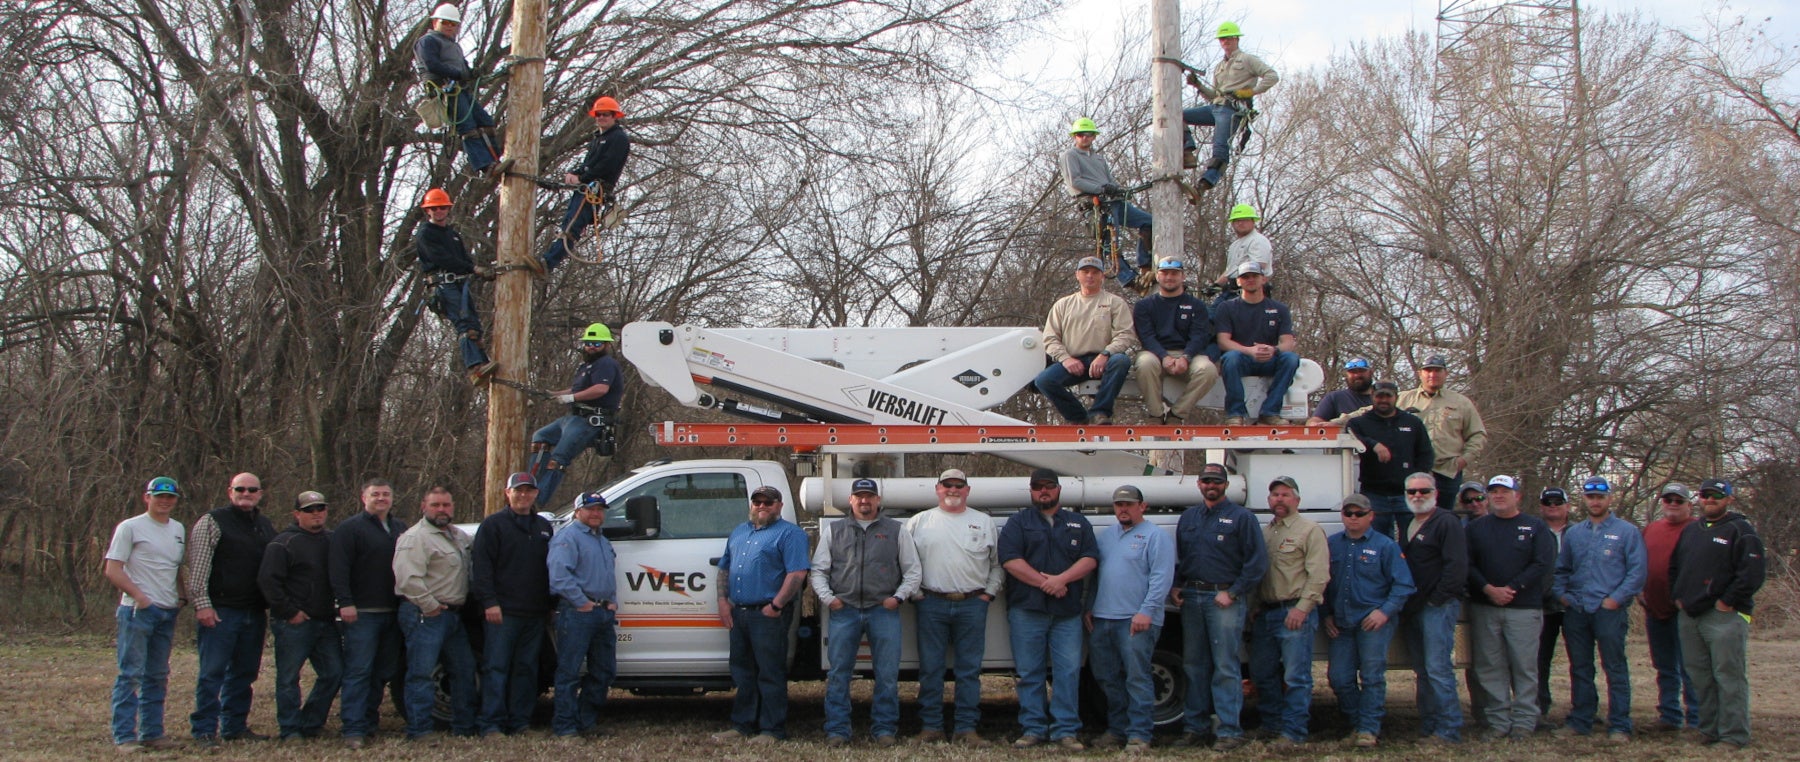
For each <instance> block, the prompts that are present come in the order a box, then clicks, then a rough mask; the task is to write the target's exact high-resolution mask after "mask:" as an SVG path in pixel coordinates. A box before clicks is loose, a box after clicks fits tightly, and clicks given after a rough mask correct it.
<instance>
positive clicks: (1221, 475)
mask: <svg viewBox="0 0 1800 762" xmlns="http://www.w3.org/2000/svg"><path fill="white" fill-rule="evenodd" d="M1228 478H1229V476H1228V474H1227V472H1226V471H1225V464H1223V463H1208V464H1206V465H1205V466H1202V467H1201V468H1200V481H1206V480H1207V479H1218V480H1219V481H1226V480H1227V479H1228Z"/></svg>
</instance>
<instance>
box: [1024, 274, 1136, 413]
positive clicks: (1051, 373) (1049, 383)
mask: <svg viewBox="0 0 1800 762" xmlns="http://www.w3.org/2000/svg"><path fill="white" fill-rule="evenodd" d="M1104 277H1105V276H1103V275H1101V273H1100V259H1099V258H1098V257H1082V259H1081V261H1080V262H1078V263H1076V265H1075V282H1076V283H1077V284H1078V285H1079V286H1080V288H1079V289H1078V290H1077V291H1076V292H1075V293H1073V294H1069V295H1068V296H1065V297H1063V298H1061V299H1058V300H1056V304H1053V305H1051V307H1050V314H1049V315H1048V316H1046V317H1045V318H1044V353H1045V354H1048V355H1050V361H1051V362H1050V366H1049V367H1047V368H1044V370H1043V372H1042V373H1039V374H1038V376H1037V378H1036V379H1035V380H1034V381H1033V383H1034V384H1036V385H1037V388H1038V391H1039V392H1042V393H1043V395H1044V398H1045V399H1048V400H1050V404H1051V405H1054V406H1055V407H1056V412H1057V413H1059V414H1061V415H1062V417H1063V420H1065V421H1068V422H1069V423H1075V424H1083V423H1091V424H1094V425H1096V426H1103V425H1106V424H1108V423H1112V415H1113V402H1114V401H1115V400H1117V399H1118V398H1119V390H1120V389H1121V388H1123V387H1124V386H1125V377H1126V375H1127V374H1129V373H1130V372H1131V354H1130V352H1131V350H1132V348H1133V347H1134V346H1136V344H1137V333H1136V332H1135V331H1133V330H1132V324H1131V305H1129V304H1126V303H1125V300H1124V299H1121V298H1119V296H1118V295H1117V294H1113V293H1111V292H1109V291H1107V290H1106V289H1105V288H1103V287H1102V286H1103V285H1104V283H1103V280H1104ZM1090 378H1093V379H1099V380H1100V390H1099V391H1098V392H1095V393H1094V406H1093V407H1092V408H1083V407H1082V406H1081V400H1080V399H1078V398H1077V397H1076V396H1075V393H1074V392H1071V391H1069V387H1070V386H1072V385H1075V384H1079V383H1081V382H1082V381H1084V380H1087V379H1090Z"/></svg>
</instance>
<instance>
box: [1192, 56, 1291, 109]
mask: <svg viewBox="0 0 1800 762" xmlns="http://www.w3.org/2000/svg"><path fill="white" fill-rule="evenodd" d="M1280 81H1281V75H1279V74H1276V73H1275V70H1274V69H1272V68H1270V67H1269V65H1268V64H1266V63H1263V60H1262V59H1261V58H1257V57H1256V56H1253V55H1250V54H1249V53H1245V52H1244V51H1242V50H1239V51H1238V52H1236V53H1234V54H1232V56H1231V57H1230V58H1227V59H1225V60H1223V61H1220V62H1219V65H1218V66H1215V67H1213V80H1212V86H1211V87H1205V86H1204V85H1205V84H1206V83H1205V82H1201V83H1200V84H1201V85H1203V86H1202V87H1201V88H1200V94H1201V95H1204V96H1206V97H1208V98H1210V99H1212V102H1213V103H1223V102H1224V101H1225V96H1228V95H1230V94H1232V93H1235V92H1237V91H1239V90H1249V91H1251V92H1253V93H1255V94H1257V95H1262V94H1263V93H1266V92H1268V91H1269V89H1270V88H1272V87H1274V86H1275V83H1277V82H1280Z"/></svg>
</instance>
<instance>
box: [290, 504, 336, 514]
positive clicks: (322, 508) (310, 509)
mask: <svg viewBox="0 0 1800 762" xmlns="http://www.w3.org/2000/svg"><path fill="white" fill-rule="evenodd" d="M296 510H298V511H300V512H301V513H324V512H326V511H328V510H331V506H328V505H325V504H324V503H314V504H312V505H309V506H306V507H305V508H299V509H296Z"/></svg>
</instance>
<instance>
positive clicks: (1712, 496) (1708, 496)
mask: <svg viewBox="0 0 1800 762" xmlns="http://www.w3.org/2000/svg"><path fill="white" fill-rule="evenodd" d="M1700 499H1702V500H1724V499H1725V493H1723V492H1717V491H1714V490H1706V491H1704V492H1701V493H1700Z"/></svg>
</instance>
